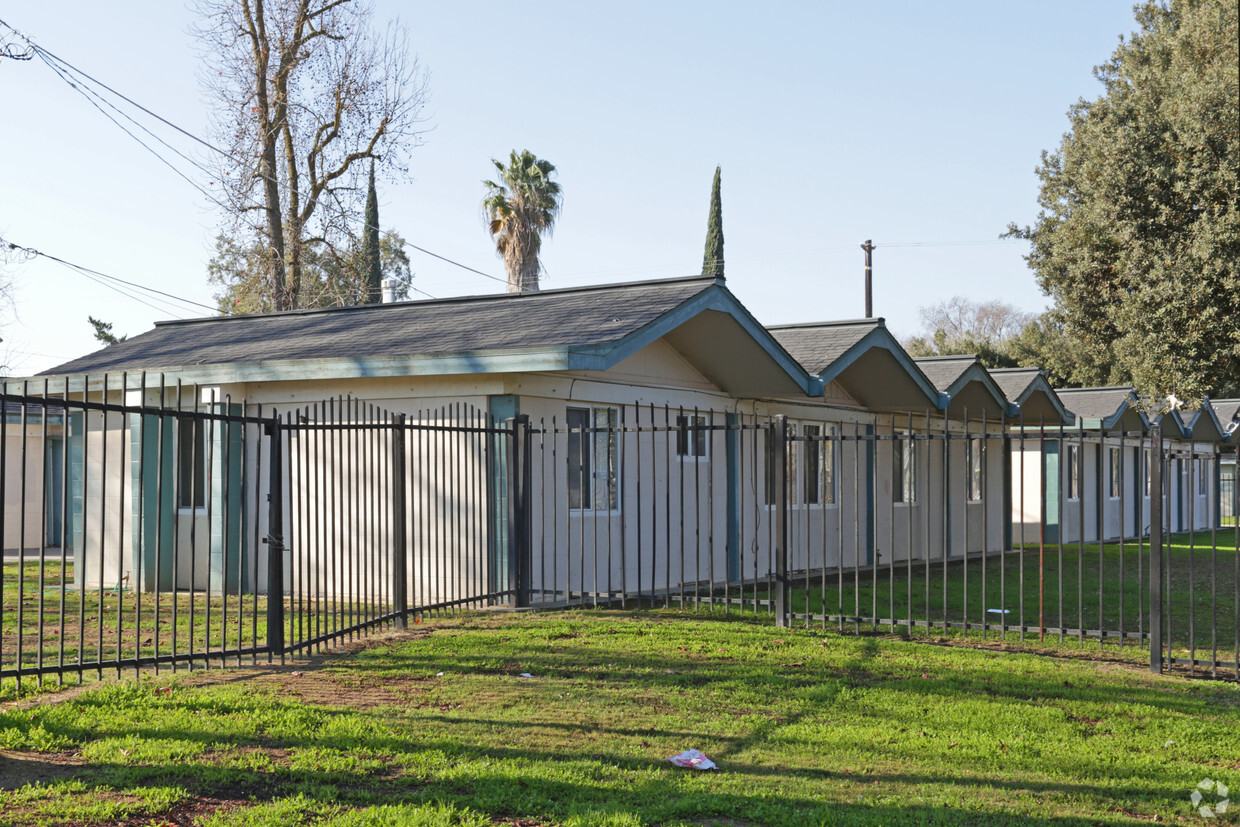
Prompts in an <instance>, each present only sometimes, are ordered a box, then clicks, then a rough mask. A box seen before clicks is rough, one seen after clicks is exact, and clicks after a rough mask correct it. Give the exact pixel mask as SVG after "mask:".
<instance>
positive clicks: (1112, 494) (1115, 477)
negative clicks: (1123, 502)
mask: <svg viewBox="0 0 1240 827" xmlns="http://www.w3.org/2000/svg"><path fill="white" fill-rule="evenodd" d="M1123 464H1124V460H1123V458H1122V457H1121V456H1120V449H1119V448H1118V447H1117V446H1114V445H1108V446H1107V471H1108V473H1109V474H1110V477H1109V478H1108V480H1107V499H1108V500H1118V499H1120V497H1122V496H1123V493H1124V480H1123V474H1122V471H1121V469H1122V468H1123Z"/></svg>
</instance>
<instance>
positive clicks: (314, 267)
mask: <svg viewBox="0 0 1240 827" xmlns="http://www.w3.org/2000/svg"><path fill="white" fill-rule="evenodd" d="M267 254H268V250H267V247H266V244H265V243H264V241H263V240H262V239H258V238H256V239H252V240H251V241H250V242H249V243H248V244H245V245H241V244H238V243H237V242H236V240H235V239H233V238H232V236H228V235H225V234H223V233H221V234H219V235H218V236H217V237H216V239H215V256H213V257H212V259H211V261H210V262H208V264H207V277H208V280H209V281H210V282H211V283H212V284H214V285H217V286H218V287H219V292H217V293H216V294H215V300H216V302H217V303H218V305H219V308H220V313H222V314H224V315H240V314H248V313H270V312H272V311H273V310H275V309H276V305H275V302H274V301H273V300H272V296H271V282H270V280H269V279H268V278H267V274H266V258H267ZM379 260H380V277H381V279H384V278H391V279H394V280H395V281H396V283H397V287H396V299H397V300H398V301H400V300H403V299H407V298H408V297H409V282H410V280H411V279H412V278H413V274H412V272H411V271H410V267H409V256H408V255H407V254H406V253H405V240H404V239H403V238H401V236H400V234H399V233H397V232H396V231H395V230H387V231H385V232H384V233H383V235H382V236H380V238H379ZM302 273H303V274H302V278H301V279H300V281H299V285H298V293H297V295H296V296H295V297H294V298H295V299H296V302H297V305H296V306H297V307H303V308H308V307H348V306H351V305H358V304H366V303H367V301H368V299H369V296H370V290H369V262H368V260H367V256H366V253H365V250H364V244H363V243H362V242H359V241H356V240H355V241H354V242H353V243H352V244H350V245H349V246H348V247H347V248H345V249H344V250H338V249H335V248H333V247H328V246H325V245H324V246H320V247H317V248H311V249H310V250H309V251H308V252H307V253H306V254H305V256H304V267H303V271H302Z"/></svg>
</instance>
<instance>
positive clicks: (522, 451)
mask: <svg viewBox="0 0 1240 827" xmlns="http://www.w3.org/2000/svg"><path fill="white" fill-rule="evenodd" d="M508 421H509V422H510V423H511V425H510V427H511V432H510V436H509V442H508V591H510V592H512V594H513V605H514V606H517V607H518V608H520V607H524V606H528V605H529V604H530V570H529V560H530V479H531V469H530V418H529V416H528V415H527V414H519V415H517V416H515V417H513V418H512V419H510V420H508Z"/></svg>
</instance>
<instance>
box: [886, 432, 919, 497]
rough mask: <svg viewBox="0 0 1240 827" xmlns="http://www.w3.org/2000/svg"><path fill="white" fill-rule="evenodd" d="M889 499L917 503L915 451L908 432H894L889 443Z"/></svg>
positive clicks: (910, 434)
mask: <svg viewBox="0 0 1240 827" xmlns="http://www.w3.org/2000/svg"><path fill="white" fill-rule="evenodd" d="M891 498H892V500H893V501H894V502H898V503H908V504H909V505H912V504H913V503H915V502H917V450H916V449H915V448H914V446H913V442H912V433H911V432H910V431H896V432H895V440H894V441H893V442H892V443H891Z"/></svg>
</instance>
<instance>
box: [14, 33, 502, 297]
mask: <svg viewBox="0 0 1240 827" xmlns="http://www.w3.org/2000/svg"><path fill="white" fill-rule="evenodd" d="M0 25H3V26H5V27H6V28H8V29H9V30H11V31H12V32H14V33H15V34H17V36H19V37H21V38H22V39H23V40H24V41H25V42H26V43H27V44H28V46H29V48H30V49H32V50H33V52H34V54H37V55H38V56H39V58H40V59H41V60H42V61H43V62H44V63H45V64H46V65H47V66H48V68H50V69H52V70H53V72H55V73H56V75H57V76H58V77H60V78H61V80H64V81H65V82H66V83H67V84H68V85H69V86H70V87H71V88H73V89H75V90H76V91H78V92H79V94H82V95H83V97H86V99H87V100H88V101H90V102H91V104H92V105H94V106H95V108H96V109H99V110H100V112H101V113H102V114H103V115H104V116H105V117H107V118H108V119H109V120H111V121H112V122H113V123H114V124H116V126H117V127H119V128H120V129H121V130H122V131H124V132H125V133H126V134H127V135H129V136H130V137H131V138H133V139H134V140H135V141H137V142H138V143H139V144H141V145H142V146H143V147H144V148H145V149H147V151H148V152H151V153H152V154H153V155H155V157H156V158H159V160H160V161H161V162H163V163H164V164H165V165H167V166H168V167H169V168H170V169H172V171H173V172H175V173H177V175H179V176H180V177H181V178H183V179H185V180H186V181H187V182H188V183H189V184H190V185H191V186H193V187H194V188H195V189H197V190H198V191H199V192H201V193H203V195H204V196H206V197H207V198H208V199H209V200H210V201H212V202H214V203H215V204H217V205H218V206H220V207H221V208H222V209H225V210H228V209H230V208H229V207H228V206H227V205H225V204H223V203H221V202H220V201H219V200H218V199H217V198H215V197H214V196H213V195H211V194H210V193H209V192H207V191H206V190H205V189H203V187H202V186H201V185H199V184H198V183H197V182H196V181H194V180H192V179H191V178H189V177H188V176H187V175H185V174H184V173H183V172H181V171H180V170H178V169H177V168H176V167H175V165H173V164H172V163H171V162H169V161H168V160H167V159H166V158H164V157H163V156H161V155H160V154H159V153H158V152H155V151H154V150H153V149H151V148H150V147H149V146H147V145H146V144H145V143H143V142H142V141H141V139H139V138H138V137H137V136H135V135H134V134H133V133H132V132H130V131H129V130H128V129H125V127H124V126H122V125H121V124H119V123H117V122H116V120H115V119H114V118H112V117H111V116H110V115H108V113H107V112H104V111H103V110H102V109H101V108H100V107H99V105H98V104H96V103H95V101H93V100H91V98H90V97H89V96H88V95H87V94H86V93H85V92H84V91H83V89H82V88H80V87H79V86H78V85H77V84H75V83H73V81H72V80H70V79H69V78H68V77H66V76H65V71H69V72H72V73H74V74H75V75H76V76H78V80H79V83H81V79H82V78H84V79H86V80H89V81H90V82H91V83H94V84H96V85H97V86H99V87H102V88H103V89H106V90H107V91H108V92H110V93H112V94H113V95H116V96H117V97H118V98H120V99H121V100H123V101H125V102H126V103H128V104H130V105H131V106H133V107H135V108H136V109H138V110H140V111H141V112H143V113H145V114H147V115H149V116H150V117H152V118H154V119H156V120H157V121H159V122H160V123H162V124H165V125H166V126H168V127H169V128H171V129H173V130H175V131H176V132H178V133H180V134H182V135H184V136H185V137H187V138H189V139H191V140H193V141H195V142H197V143H199V144H201V145H202V146H204V147H206V148H207V149H210V150H211V151H213V152H216V153H218V154H219V155H221V156H223V157H224V158H227V159H230V160H232V161H235V162H237V163H241V162H242V161H241V159H238V158H237V157H236V156H235V155H233V154H232V153H230V152H228V151H227V150H224V149H221V148H220V147H218V146H216V145H214V144H212V143H211V142H210V141H207V140H205V139H203V138H201V137H199V136H197V135H195V134H194V133H192V132H190V131H189V130H187V129H184V128H182V127H180V126H178V125H176V124H175V123H173V122H172V121H170V120H168V119H167V118H164V117H162V116H161V115H159V114H157V113H156V112H154V111H152V110H151V109H149V108H147V107H145V106H143V105H142V104H140V103H138V102H137V101H135V100H133V99H132V98H130V97H128V96H127V95H125V94H124V93H122V92H119V91H117V90H116V89H113V88H112V87H111V86H109V85H108V84H106V83H104V82H103V81H101V80H98V79H97V78H95V77H93V76H92V75H90V74H88V73H87V72H85V71H83V70H81V69H79V68H77V67H76V66H74V65H73V64H71V63H69V62H68V61H67V60H65V59H64V58H61V57H59V56H58V55H56V54H55V53H53V52H51V51H49V50H48V49H45V48H44V47H43V46H41V45H39V44H37V43H35V42H33V41H32V40H30V39H29V38H28V37H26V35H24V34H22V33H21V32H19V31H18V30H17V29H15V28H13V27H12V26H11V25H9V24H8V23H6V22H5V21H4V20H2V19H0ZM54 64H59V66H60V67H62V68H60V69H58V68H57V66H56V65H54ZM82 86H85V84H82ZM93 91H94V90H92V92H93ZM94 94H95V95H96V96H97V97H99V99H100V100H103V96H102V95H99V94H98V93H97V92H94ZM108 105H109V106H111V107H112V108H113V109H114V110H115V111H117V112H118V113H121V110H120V109H119V108H118V107H116V106H114V105H112V104H110V103H109V104H108ZM121 114H122V115H124V117H126V118H127V119H128V120H129V121H130V122H132V123H134V124H135V125H137V126H138V127H139V128H141V129H142V130H143V131H144V132H146V133H147V134H148V135H151V136H152V137H153V138H155V139H156V140H158V141H159V142H160V143H162V144H163V145H164V146H166V147H168V148H169V149H170V150H171V151H173V152H175V153H176V154H177V155H179V156H180V157H182V158H184V159H185V160H187V161H189V162H190V163H191V164H193V165H194V166H195V167H197V168H198V169H199V170H201V171H203V172H205V173H207V174H208V175H210V174H211V173H210V171H209V170H206V169H204V168H203V167H202V166H201V165H200V164H198V163H197V162H196V161H194V160H193V159H191V158H189V157H187V156H186V155H185V154H184V153H182V152H180V151H179V150H177V149H176V148H175V147H173V146H171V145H170V144H168V143H167V142H166V141H164V140H163V139H162V138H159V137H158V136H157V135H155V133H153V132H151V131H150V130H149V129H147V128H146V127H144V126H142V125H141V124H139V123H138V122H137V121H136V120H134V119H133V118H132V117H130V116H129V115H127V114H125V113H121ZM258 177H259V178H260V179H263V180H267V179H268V178H270V176H269V175H267V174H265V173H263V172H262V171H261V170H259V171H258ZM277 183H279V182H278V181H277ZM290 191H291V192H293V193H294V194H298V195H300V193H299V192H297V190H296V188H290ZM253 203H254V204H255V206H261V205H260V204H259V203H258V202H257V201H254V202H253ZM374 229H376V230H378V231H379V232H382V229H381V228H378V227H376V228H374ZM401 243H402V244H403V245H404V246H406V247H409V248H411V249H413V250H417V251H418V252H420V253H422V254H424V255H428V256H431V257H433V258H437V259H439V260H440V261H443V262H446V263H448V264H451V265H453V266H454V267H459V268H460V269H462V270H466V271H468V272H470V273H473V274H475V275H479V276H482V277H483V278H487V279H491V280H492V281H497V282H499V283H501V284H507V283H508V280H507V279H504V278H500V277H498V276H494V275H491V274H490V273H486V272H483V271H482V270H478V269H477V268H474V267H470V266H469V265H467V264H462V263H461V262H459V261H456V260H454V259H451V258H449V257H447V256H444V255H441V254H439V253H436V252H433V251H431V250H428V249H426V248H425V247H422V246H420V245H417V244H414V243H412V242H410V241H407V240H405V239H401ZM408 286H409V289H411V290H414V291H416V292H418V293H421V294H423V295H425V296H429V297H431V298H434V297H433V296H430V294H429V293H427V292H426V291H424V290H419V289H418V288H416V287H413V285H412V284H409V285H408Z"/></svg>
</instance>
